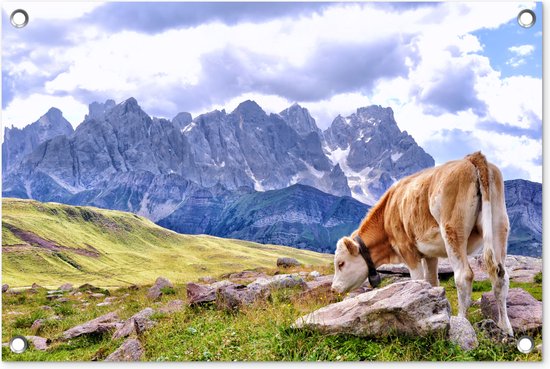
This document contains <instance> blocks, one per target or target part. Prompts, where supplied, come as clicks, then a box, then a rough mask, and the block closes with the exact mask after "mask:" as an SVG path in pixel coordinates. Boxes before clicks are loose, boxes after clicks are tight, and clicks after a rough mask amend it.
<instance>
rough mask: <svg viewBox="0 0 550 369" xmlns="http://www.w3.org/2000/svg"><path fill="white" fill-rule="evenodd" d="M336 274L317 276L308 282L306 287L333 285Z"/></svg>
mask: <svg viewBox="0 0 550 369" xmlns="http://www.w3.org/2000/svg"><path fill="white" fill-rule="evenodd" d="M333 278H334V275H332V274H331V275H324V276H322V277H317V278H315V279H314V280H313V281H309V282H306V289H308V290H315V289H317V288H326V287H330V286H331V285H332V279H333Z"/></svg>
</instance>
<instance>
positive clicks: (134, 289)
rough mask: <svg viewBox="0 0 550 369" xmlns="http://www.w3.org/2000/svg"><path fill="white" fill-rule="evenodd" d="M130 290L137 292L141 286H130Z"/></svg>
mask: <svg viewBox="0 0 550 369" xmlns="http://www.w3.org/2000/svg"><path fill="white" fill-rule="evenodd" d="M128 289H129V290H130V291H137V290H139V286H138V285H136V284H132V285H130V286H128Z"/></svg>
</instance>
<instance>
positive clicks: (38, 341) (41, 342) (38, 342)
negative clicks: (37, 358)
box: [25, 336, 51, 351]
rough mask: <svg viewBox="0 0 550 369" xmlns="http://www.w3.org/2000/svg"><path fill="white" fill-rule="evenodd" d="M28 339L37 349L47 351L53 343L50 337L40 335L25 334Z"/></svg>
mask: <svg viewBox="0 0 550 369" xmlns="http://www.w3.org/2000/svg"><path fill="white" fill-rule="evenodd" d="M25 338H26V339H27V341H29V343H30V344H31V345H32V346H33V347H34V348H35V349H37V350H40V351H46V350H47V349H48V346H49V345H50V343H51V340H50V339H49V338H43V337H38V336H25Z"/></svg>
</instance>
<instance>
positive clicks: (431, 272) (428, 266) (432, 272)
mask: <svg viewBox="0 0 550 369" xmlns="http://www.w3.org/2000/svg"><path fill="white" fill-rule="evenodd" d="M437 262H438V258H436V257H435V258H424V259H422V264H423V265H424V279H425V280H426V281H427V282H430V284H431V285H432V286H434V287H437V286H439V278H438V275H437Z"/></svg>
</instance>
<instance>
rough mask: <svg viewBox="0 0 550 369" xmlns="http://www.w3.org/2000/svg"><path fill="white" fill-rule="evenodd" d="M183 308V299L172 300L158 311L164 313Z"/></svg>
mask: <svg viewBox="0 0 550 369" xmlns="http://www.w3.org/2000/svg"><path fill="white" fill-rule="evenodd" d="M182 309H183V301H181V300H172V301H170V302H168V303H167V304H166V305H164V306H163V307H161V308H160V309H159V312H161V313H165V314H171V313H175V312H177V311H180V310H182Z"/></svg>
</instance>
